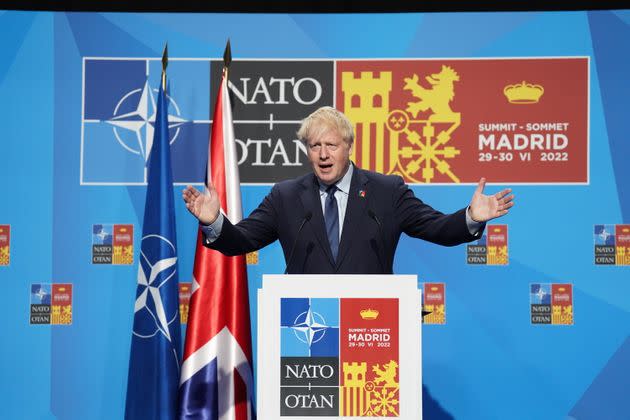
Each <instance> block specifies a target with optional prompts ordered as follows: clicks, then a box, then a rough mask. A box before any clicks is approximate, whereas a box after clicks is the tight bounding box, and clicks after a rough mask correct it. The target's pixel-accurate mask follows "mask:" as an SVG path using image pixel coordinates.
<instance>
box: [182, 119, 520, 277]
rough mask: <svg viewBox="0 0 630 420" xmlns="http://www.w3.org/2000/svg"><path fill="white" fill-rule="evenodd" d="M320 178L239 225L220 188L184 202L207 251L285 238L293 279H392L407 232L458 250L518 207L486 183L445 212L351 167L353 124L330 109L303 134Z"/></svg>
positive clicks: (281, 194) (278, 192)
mask: <svg viewBox="0 0 630 420" xmlns="http://www.w3.org/2000/svg"><path fill="white" fill-rule="evenodd" d="M298 136H299V138H300V139H302V140H303V141H304V142H305V144H306V148H307V154H308V159H309V161H310V163H311V166H312V169H313V172H312V173H310V174H308V175H305V176H302V177H300V178H296V179H292V180H289V181H284V182H280V183H278V184H276V185H275V186H274V187H273V188H272V190H271V192H270V193H269V195H267V197H265V199H264V200H263V202H262V203H261V204H260V205H259V206H258V208H257V209H256V210H254V211H253V212H252V214H250V215H249V217H248V218H246V219H243V220H242V221H240V222H239V223H238V224H236V225H233V224H232V223H230V221H229V220H228V219H227V217H225V216H224V215H223V214H221V212H220V203H219V198H218V196H217V193H216V190H215V189H214V187H213V186H212V184H209V185H208V193H206V194H201V193H200V192H199V191H197V190H196V189H194V188H192V187H191V186H188V187H186V189H185V190H184V191H183V193H182V196H183V199H184V201H185V203H186V207H187V208H188V210H189V211H190V212H191V213H192V214H193V215H194V216H195V217H196V218H197V219H198V220H199V222H200V224H201V225H202V230H203V232H204V235H205V240H204V245H205V246H207V247H209V248H212V249H216V250H219V251H221V252H222V253H224V254H227V255H238V254H243V253H247V252H250V251H254V250H257V249H260V248H262V247H264V246H266V245H268V244H270V243H272V242H274V241H275V240H277V239H279V240H280V244H281V245H282V249H283V251H284V257H285V260H286V262H287V272H288V273H293V274H391V273H392V265H393V260H394V253H395V250H396V246H397V245H398V240H399V238H400V235H401V233H403V232H404V233H406V234H407V235H409V236H412V237H415V238H420V239H424V240H427V241H430V242H434V243H437V244H440V245H446V246H452V245H457V244H460V243H463V242H470V241H472V240H475V239H478V238H479V237H480V236H481V233H482V232H483V228H484V227H485V222H487V221H488V220H491V219H494V218H496V217H500V216H503V215H505V214H506V213H507V212H508V210H509V209H510V208H511V207H512V206H513V205H514V202H513V198H514V196H513V195H509V194H510V189H505V190H503V191H501V192H498V193H496V194H494V195H490V196H488V195H484V194H483V189H484V186H485V179H484V178H482V179H481V180H480V181H479V185H478V186H477V189H476V190H475V193H474V195H473V197H472V199H471V201H470V205H469V206H468V207H467V208H464V209H461V210H459V211H457V212H455V213H453V214H442V213H440V212H439V211H437V210H434V209H433V208H431V207H430V206H428V205H427V204H424V203H423V202H422V201H420V200H419V199H418V198H416V197H415V196H414V194H413V192H412V191H411V190H410V189H409V188H407V186H406V185H405V184H404V183H403V180H402V179H401V178H400V177H398V176H386V175H381V174H378V173H375V172H370V171H365V170H362V169H360V168H358V167H356V166H355V165H354V164H353V163H352V162H350V154H351V152H352V146H353V141H354V134H353V128H352V124H351V123H350V121H349V120H348V119H347V118H346V116H345V115H343V114H342V113H341V112H339V111H337V110H336V109H334V108H331V107H322V108H320V109H318V110H316V111H315V112H313V113H312V114H311V115H309V116H308V117H307V118H306V119H304V121H303V122H302V126H301V127H300V130H299V131H298Z"/></svg>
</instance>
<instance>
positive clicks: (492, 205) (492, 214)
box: [468, 178, 514, 222]
mask: <svg viewBox="0 0 630 420" xmlns="http://www.w3.org/2000/svg"><path fill="white" fill-rule="evenodd" d="M485 186H486V179H485V178H481V179H480V180H479V184H477V188H476V189H475V193H474V194H473V196H472V199H471V200H470V206H469V208H468V211H469V214H470V217H471V218H472V219H473V220H474V221H475V222H487V221H489V220H492V219H496V218H497V217H501V216H504V215H506V214H507V213H508V211H509V210H510V208H511V207H512V206H513V205H514V194H510V193H511V192H512V190H511V189H510V188H506V189H504V190H501V191H499V192H498V193H496V194H493V195H485V194H484V193H483V189H484V188H485Z"/></svg>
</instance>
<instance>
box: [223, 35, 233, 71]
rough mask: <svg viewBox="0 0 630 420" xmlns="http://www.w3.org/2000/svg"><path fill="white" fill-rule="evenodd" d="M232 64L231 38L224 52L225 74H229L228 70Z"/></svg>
mask: <svg viewBox="0 0 630 420" xmlns="http://www.w3.org/2000/svg"><path fill="white" fill-rule="evenodd" d="M231 63H232V48H231V47H230V38H228V40H227V44H225V51H223V72H224V73H226V74H227V71H228V68H229V67H230V64H231Z"/></svg>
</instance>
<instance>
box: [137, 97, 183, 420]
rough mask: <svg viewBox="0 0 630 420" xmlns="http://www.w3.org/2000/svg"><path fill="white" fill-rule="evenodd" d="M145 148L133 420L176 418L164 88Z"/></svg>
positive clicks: (175, 309)
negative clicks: (146, 153)
mask: <svg viewBox="0 0 630 420" xmlns="http://www.w3.org/2000/svg"><path fill="white" fill-rule="evenodd" d="M147 128H149V124H147ZM147 150H150V153H149V155H148V161H147V168H148V182H147V196H146V202H145V207H144V222H143V226H142V243H141V246H140V257H139V264H138V288H137V291H136V302H135V308H134V320H133V333H132V338H131V353H130V356H129V377H128V379H127V402H126V407H125V419H129V420H131V419H134V420H135V419H156V420H157V419H174V418H175V417H176V406H177V404H176V403H177V388H178V384H179V374H180V360H181V343H180V342H181V333H180V324H179V301H178V299H179V295H178V273H177V244H176V236H175V213H174V207H173V182H172V170H171V158H170V148H169V132H168V102H167V98H166V95H165V93H164V90H163V88H162V87H160V91H159V96H158V100H157V115H156V118H155V132H154V136H153V144H152V146H151V145H147Z"/></svg>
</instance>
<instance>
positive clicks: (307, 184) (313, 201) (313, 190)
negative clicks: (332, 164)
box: [300, 175, 335, 266]
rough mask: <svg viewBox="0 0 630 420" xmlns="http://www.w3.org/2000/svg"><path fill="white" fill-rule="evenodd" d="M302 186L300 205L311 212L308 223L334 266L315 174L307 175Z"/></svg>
mask: <svg viewBox="0 0 630 420" xmlns="http://www.w3.org/2000/svg"><path fill="white" fill-rule="evenodd" d="M302 187H303V188H302V192H301V194H300V200H301V201H302V205H303V206H304V208H305V209H306V210H307V211H308V210H310V211H312V212H313V216H312V217H311V221H310V224H311V226H312V228H313V231H315V236H316V237H317V240H318V241H319V244H320V245H321V247H322V249H323V250H324V252H325V253H326V255H327V256H328V259H329V260H330V264H331V265H332V266H334V265H335V262H334V261H335V260H334V259H333V257H332V252H331V251H330V244H329V243H328V235H327V234H326V225H325V223H324V214H323V213H322V201H321V198H320V194H319V184H318V182H317V180H316V178H315V175H313V176H312V177H307V178H306V179H305V180H304V182H303V183H302Z"/></svg>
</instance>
